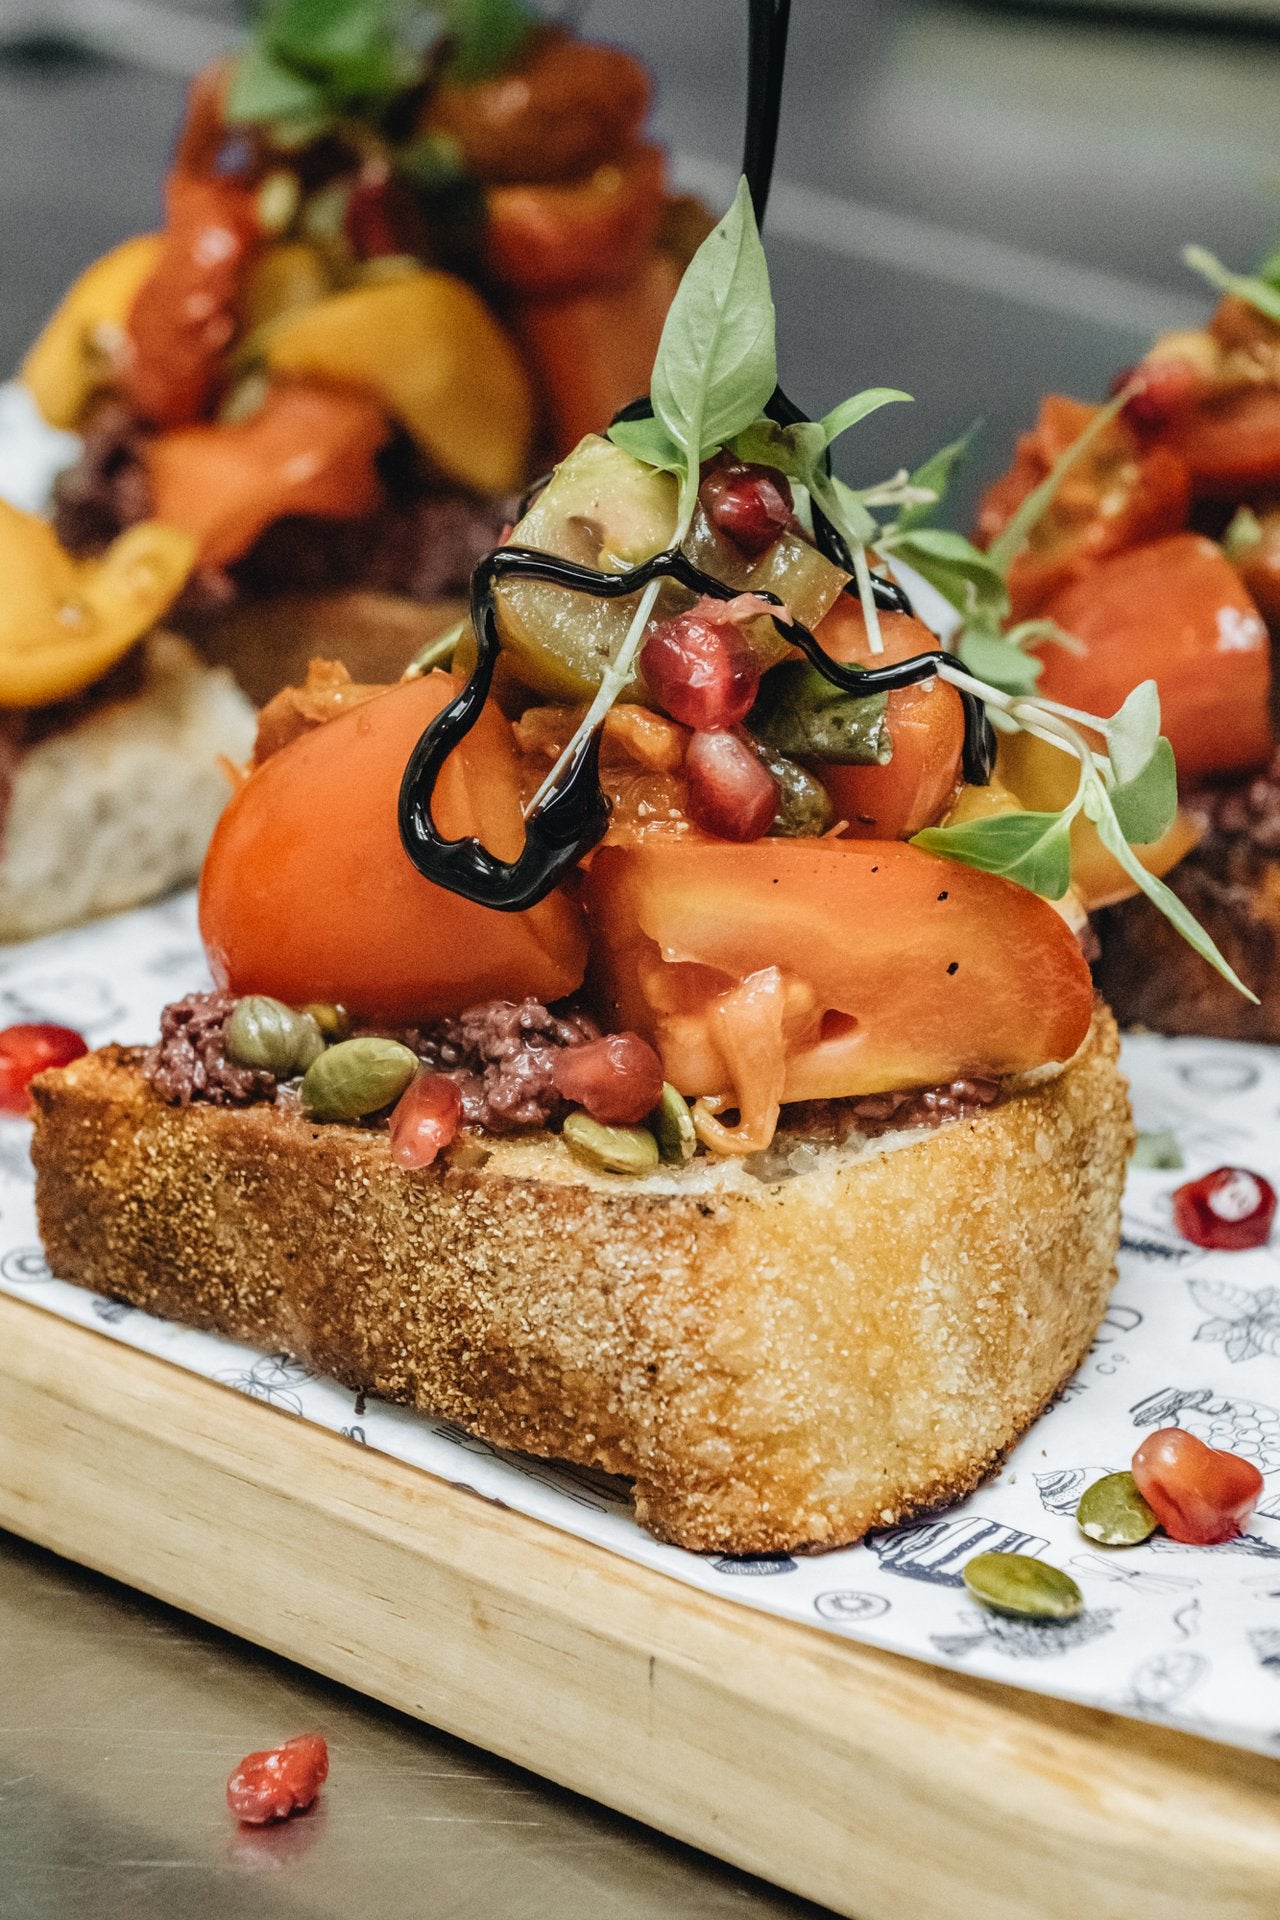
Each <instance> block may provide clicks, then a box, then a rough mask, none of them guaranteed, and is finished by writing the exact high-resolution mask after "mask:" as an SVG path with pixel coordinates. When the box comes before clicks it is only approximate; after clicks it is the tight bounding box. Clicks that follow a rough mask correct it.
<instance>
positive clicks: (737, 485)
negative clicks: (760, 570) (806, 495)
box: [699, 460, 795, 560]
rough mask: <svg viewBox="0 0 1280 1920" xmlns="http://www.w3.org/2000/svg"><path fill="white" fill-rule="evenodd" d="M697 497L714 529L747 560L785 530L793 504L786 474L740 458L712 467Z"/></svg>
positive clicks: (754, 558)
mask: <svg viewBox="0 0 1280 1920" xmlns="http://www.w3.org/2000/svg"><path fill="white" fill-rule="evenodd" d="M699 498H700V499H701V501H702V507H703V511H704V512H705V514H706V516H707V518H708V520H709V521H710V522H711V524H712V526H713V527H714V528H715V530H716V532H717V533H722V534H723V535H724V537H725V539H726V540H731V541H732V542H733V544H734V546H735V547H737V549H738V551H739V553H743V554H745V555H746V556H747V558H748V559H749V560H758V559H759V557H760V555H761V554H762V553H765V552H767V551H768V549H769V548H770V547H771V546H772V545H773V543H774V541H775V540H776V539H777V538H778V537H779V535H780V534H783V533H785V532H786V531H787V528H788V527H789V526H790V525H791V522H792V518H793V509H794V506H795V501H794V500H793V498H792V494H791V483H790V481H789V480H788V479H787V476H786V475H785V473H780V472H779V471H778V469H777V468H776V467H763V466H758V465H756V464H754V463H752V462H748V461H739V460H724V461H721V462H719V463H718V464H717V465H715V466H714V467H712V469H711V471H710V473H709V474H708V475H707V477H706V479H705V480H704V481H703V483H702V486H701V487H700V489H699Z"/></svg>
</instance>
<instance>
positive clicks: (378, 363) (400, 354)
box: [263, 269, 534, 493]
mask: <svg viewBox="0 0 1280 1920" xmlns="http://www.w3.org/2000/svg"><path fill="white" fill-rule="evenodd" d="M263 354H264V357H265V360H266V364H267V367H268V368H269V370H270V371H271V372H273V373H280V374H294V375H301V376H304V377H305V376H315V377H318V378H320V379H324V380H335V381H345V382H347V383H353V384H355V385H358V386H362V387H365V388H367V389H369V391H371V392H372V393H374V394H375V395H376V396H377V398H378V399H379V400H380V401H381V403H382V405H383V406H384V408H385V409H386V411H387V412H388V413H389V414H391V415H392V416H393V418H395V419H396V420H398V421H399V422H400V424H401V425H402V426H403V427H404V428H405V429H406V431H407V432H408V433H409V434H411V435H412V437H413V438H414V440H416V441H417V443H418V445H419V446H420V447H421V448H422V450H423V452H424V453H425V454H426V455H427V457H428V459H430V460H431V461H432V462H433V463H434V464H435V465H436V466H437V467H438V468H439V469H440V471H441V472H442V473H445V474H447V475H448V476H449V478H450V479H452V480H458V481H461V483H462V484H463V485H464V486H467V487H472V488H474V489H475V491H476V492H477V493H506V492H509V491H510V490H511V489H512V488H513V487H516V486H518V485H519V484H520V482H521V481H522V480H523V479H524V477H525V472H526V464H527V461H528V457H529V446H530V441H531V438H532V434H533V423H534V400H533V392H532V389H531V387H530V383H529V377H528V375H527V374H526V372H525V369H524V365H523V363H522V361H521V359H520V356H519V354H518V353H517V351H516V348H515V347H514V346H513V345H512V343H511V341H510V340H509V339H508V338H507V335H506V334H505V333H504V332H503V330H502V328H501V327H500V326H499V324H498V322H497V321H496V320H495V319H494V317H493V315H492V314H491V313H490V311H489V309H488V307H487V306H486V305H485V303H484V301H483V300H482V299H481V298H480V295H479V294H478V293H476V292H475V291H474V289H473V288H471V287H469V286H467V285H466V284H465V282H463V281H461V280H459V279H456V278H455V277H454V275H453V274H449V273H438V272H435V271H432V270H430V269H423V270H421V271H418V270H414V271H409V272H405V273H403V274H401V275H399V276H398V277H397V278H395V279H392V280H386V281H384V282H382V283H381V284H378V285H374V286H365V287H353V288H351V289H349V290H348V291H347V292H345V293H335V294H332V295H330V297H329V298H328V299H325V300H317V301H315V302H314V303H313V304H312V305H311V306H309V307H304V308H302V309H301V310H300V311H298V312H296V313H287V314H284V315H283V316H282V317H281V319H280V320H279V322H278V324H276V325H274V326H273V327H271V328H270V329H269V332H268V335H267V337H266V339H265V341H264V343H263Z"/></svg>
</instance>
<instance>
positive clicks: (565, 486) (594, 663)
mask: <svg viewBox="0 0 1280 1920" xmlns="http://www.w3.org/2000/svg"><path fill="white" fill-rule="evenodd" d="M675 525H676V483H675V480H674V479H673V478H672V476H671V475H670V474H669V473H657V472H655V471H654V469H653V468H652V467H646V466H644V465H643V464H642V463H641V462H640V461H639V460H633V459H632V457H631V455H630V454H629V453H624V452H623V450H622V448H621V447H615V446H614V444H613V442H612V441H611V440H601V439H599V438H598V437H597V436H596V435H595V434H588V436H587V438H586V439H585V440H582V441H580V442H579V444H578V445H577V446H576V447H575V448H574V450H573V452H572V453H571V454H570V455H569V456H568V458H567V459H566V460H562V461H561V463H560V465H559V466H558V467H557V468H556V470H555V472H554V474H553V475H552V477H551V479H550V480H549V481H548V483H547V485H546V486H545V487H544V488H543V490H542V492H541V493H540V494H539V495H538V498H537V499H536V500H535V501H534V503H533V505H532V506H531V507H530V509H529V511H528V513H526V514H525V516H524V518H523V520H521V521H520V522H519V524H518V525H517V527H516V529H515V531H514V533H513V534H512V536H511V542H512V545H514V546H522V547H536V548H537V549H538V550H539V552H541V553H554V554H556V555H557V556H558V557H559V558H560V559H562V560H576V561H578V562H579V563H580V564H581V565H583V566H588V567H598V568H599V569H600V570H601V571H602V572H604V573H624V572H625V571H626V569H627V568H628V567H634V566H638V565H639V563H640V561H642V560H649V559H651V558H652V557H653V555H654V554H655V553H661V552H662V550H663V548H664V547H667V546H669V545H670V544H671V537H672V535H673V533H674V532H675ZM639 597H640V596H639V595H638V594H629V595H628V596H627V597H626V599H625V600H595V599H592V598H591V596H590V595H588V594H584V593H569V592H567V591H566V590H565V589H564V588H563V587H557V586H551V585H544V584H543V583H542V582H541V581H533V582H530V581H523V580H522V581H512V580H508V581H505V582H504V583H503V584H502V585H501V586H500V587H499V588H498V590H497V607H498V630H499V632H500V634H501V636H502V644H503V647H504V648H505V649H506V652H507V654H508V656H509V658H510V661H511V664H512V665H513V666H514V668H515V669H516V671H517V672H518V673H519V675H520V678H521V679H522V680H523V681H525V683H526V684H527V685H528V686H530V687H532V688H533V689H534V690H535V691H536V692H538V693H546V694H550V695H552V696H553V697H554V698H556V699H560V700H574V701H577V700H589V699H590V697H591V695H592V694H593V693H594V692H595V690H596V688H597V687H598V686H599V684H600V680H601V677H602V675H603V673H604V670H605V668H606V667H607V666H608V664H609V662H610V660H611V659H612V658H613V655H614V653H615V652H616V651H617V648H618V646H619V644H620V643H621V640H622V637H623V635H624V634H625V633H626V631H627V628H628V626H629V625H630V622H631V616H632V614H633V613H634V612H635V607H636V602H637V600H638V599H639ZM683 602H684V603H685V604H687V602H688V596H687V595H686V596H683ZM625 697H634V696H633V695H628V696H625Z"/></svg>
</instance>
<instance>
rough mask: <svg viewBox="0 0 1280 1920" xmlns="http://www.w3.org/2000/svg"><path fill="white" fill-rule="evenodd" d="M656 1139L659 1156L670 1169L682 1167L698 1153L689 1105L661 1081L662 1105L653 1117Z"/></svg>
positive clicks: (666, 1083) (665, 1082) (669, 1085)
mask: <svg viewBox="0 0 1280 1920" xmlns="http://www.w3.org/2000/svg"><path fill="white" fill-rule="evenodd" d="M652 1126H653V1131H654V1133H655V1134H656V1135H657V1139H658V1155H659V1157H660V1158H661V1159H663V1160H665V1161H666V1162H667V1164H668V1165H669V1166H673V1167H683V1166H686V1165H687V1164H688V1162H689V1161H690V1160H692V1158H693V1156H694V1154H695V1153H696V1152H697V1151H698V1136H697V1134H696V1133H695V1132H694V1129H693V1115H692V1114H691V1113H690V1111H689V1102H688V1101H687V1100H686V1099H685V1097H684V1095H683V1094H682V1093H677V1092H676V1089H675V1088H674V1087H673V1086H672V1085H671V1083H670V1082H669V1081H664V1083H663V1088H662V1101H661V1104H660V1105H659V1107H658V1108H657V1110H656V1111H655V1112H654V1114H653V1116H652Z"/></svg>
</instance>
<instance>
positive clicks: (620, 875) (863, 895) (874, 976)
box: [587, 837, 1093, 1138]
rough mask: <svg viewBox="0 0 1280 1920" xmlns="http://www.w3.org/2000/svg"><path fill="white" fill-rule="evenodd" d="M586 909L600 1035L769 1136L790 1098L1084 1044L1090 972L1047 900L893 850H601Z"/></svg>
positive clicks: (661, 842)
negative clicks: (606, 1028)
mask: <svg viewBox="0 0 1280 1920" xmlns="http://www.w3.org/2000/svg"><path fill="white" fill-rule="evenodd" d="M587 912H588V918H589V920H590V923H591V928H592V935H593V957H594V960H595V962H596V964H597V967H598V974H599V979H600V983H601V987H602V992H603V1001H604V1007H603V1010H604V1013H605V1017H606V1020H607V1023H608V1024H609V1025H610V1026H611V1027H624V1028H628V1029H630V1030H632V1031H634V1032H637V1033H640V1034H641V1035H643V1036H644V1037H645V1038H646V1039H648V1040H649V1041H650V1042H651V1044H652V1045H654V1046H655V1047H656V1048H657V1051H658V1053H659V1054H660V1056H661V1058H662V1063H663V1069H664V1072H665V1073H666V1076H667V1078H668V1080H670V1081H671V1082H672V1083H673V1084H674V1085H675V1086H676V1087H678V1088H679V1090H680V1092H681V1093H684V1094H687V1095H689V1096H690V1097H697V1096H710V1097H718V1098H721V1099H724V1100H726V1101H728V1102H729V1103H730V1104H731V1105H733V1106H735V1107H737V1108H738V1109H739V1110H740V1112H741V1114H742V1116H743V1120H744V1122H747V1123H749V1126H750V1128H751V1129H752V1130H753V1132H754V1137H756V1138H758V1137H759V1134H760V1132H762V1131H763V1132H765V1133H770V1132H771V1131H772V1127H771V1125H769V1124H768V1122H767V1116H768V1112H769V1110H770V1108H771V1107H772V1110H773V1113H774V1116H775V1117H776V1103H777V1101H778V1100H779V1099H781V1100H788V1101H790V1100H812V1099H823V1098H838V1097H840V1096H843V1095H852V1094H869V1093H883V1092H887V1091H890V1090H897V1089H900V1088H906V1087H919V1086H936V1085H940V1084H943V1083H946V1082H948V1081H950V1080H953V1079H957V1078H961V1077H964V1076H968V1075H973V1076H980V1077H990V1078H995V1077H998V1076H1000V1075H1003V1074H1009V1073H1018V1072H1022V1071H1024V1070H1025V1069H1028V1068H1031V1067H1035V1066H1040V1065H1042V1064H1043V1063H1045V1062H1046V1061H1051V1060H1066V1059H1069V1058H1070V1057H1071V1055H1072V1054H1073V1053H1074V1052H1075V1051H1076V1048H1077V1047H1078V1046H1079V1045H1080V1043H1081V1041H1082V1040H1083V1039H1084V1037H1085V1035H1086V1033H1087V1032H1088V1030H1089V1022H1090V1018H1091V1015H1092V1010H1093V986H1092V982H1091V980H1090V977H1089V969H1088V966H1087V965H1086V963H1085V960H1084V957H1083V955H1082V954H1081V951H1080V947H1079V944H1078V942H1077V941H1076V939H1075V937H1074V935H1073V934H1072V933H1071V931H1070V929H1069V928H1068V927H1067V926H1066V924H1065V923H1064V921H1063V920H1062V919H1061V918H1060V917H1059V915H1058V914H1057V913H1056V912H1055V911H1054V909H1053V908H1052V907H1051V906H1050V905H1049V904H1048V903H1047V902H1046V901H1044V900H1041V899H1039V898H1038V897H1037V896H1036V895H1035V894H1032V893H1028V892H1027V891H1026V890H1025V889H1024V888H1022V887H1018V886H1015V885H1014V884H1013V883H1012V882H1011V881H1008V880H1002V879H998V878H996V877H995V876H993V875H991V874H985V873H979V872H977V871H975V870H974V869H973V868H971V867H963V866H960V865H958V864H957V863H956V862H954V861H950V860H943V859H939V858H938V857H937V856H936V855H933V854H928V853H925V852H923V851H922V850H921V849H920V848H918V847H912V846H907V845H905V844H904V843H903V842H901V841H897V840H890V841H866V840H782V839H771V840H761V841H756V842H754V843H753V844H750V845H745V846H730V845H724V844H715V845H708V844H706V843H700V842H697V841H694V840H690V839H681V838H674V837H673V838H663V839H657V838H655V839H651V840H648V841H645V842H643V843H641V844H640V845H637V846H632V847H605V848H603V849H602V850H601V851H600V852H599V853H598V854H597V855H596V858H595V860H594V862H593V864H592V867H591V871H590V874H589V875H588V879H587Z"/></svg>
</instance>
